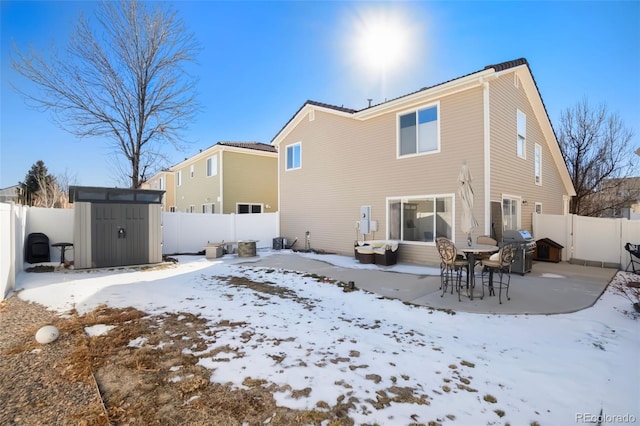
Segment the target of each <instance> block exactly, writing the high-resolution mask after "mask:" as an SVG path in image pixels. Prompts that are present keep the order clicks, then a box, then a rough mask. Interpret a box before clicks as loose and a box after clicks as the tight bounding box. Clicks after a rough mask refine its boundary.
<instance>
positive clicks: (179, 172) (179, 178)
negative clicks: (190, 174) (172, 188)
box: [178, 170, 182, 186]
mask: <svg viewBox="0 0 640 426" xmlns="http://www.w3.org/2000/svg"><path fill="white" fill-rule="evenodd" d="M180 185H182V170H178V186H180Z"/></svg>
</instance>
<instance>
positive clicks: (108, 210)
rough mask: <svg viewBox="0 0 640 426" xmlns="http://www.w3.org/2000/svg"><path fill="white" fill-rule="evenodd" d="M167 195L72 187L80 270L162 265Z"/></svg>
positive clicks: (75, 255)
mask: <svg viewBox="0 0 640 426" xmlns="http://www.w3.org/2000/svg"><path fill="white" fill-rule="evenodd" d="M163 194H164V191H157V190H142V189H123V188H101V187H89V186H71V187H70V188H69V199H70V201H71V202H72V203H73V204H74V230H73V248H74V266H75V268H76V269H85V268H103V267H109V266H125V265H142V264H149V263H159V262H162V204H161V203H162V195H163Z"/></svg>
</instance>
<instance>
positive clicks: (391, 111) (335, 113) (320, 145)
mask: <svg viewBox="0 0 640 426" xmlns="http://www.w3.org/2000/svg"><path fill="white" fill-rule="evenodd" d="M272 145H273V146H275V147H277V148H278V153H279V164H278V174H279V194H280V215H281V216H280V222H281V236H283V237H285V238H287V239H288V240H289V241H292V240H294V239H296V238H297V239H298V241H299V242H303V243H302V244H304V243H306V242H308V243H309V246H310V247H311V248H312V249H318V250H324V251H327V252H334V253H340V254H351V255H352V254H353V244H354V240H355V239H356V238H357V239H394V240H399V241H400V242H401V244H400V251H399V260H400V261H404V262H412V263H425V262H430V263H437V262H439V257H438V254H437V252H436V247H435V241H434V240H435V238H436V237H438V236H446V237H449V238H451V239H453V240H455V241H457V242H461V241H464V240H465V237H466V235H465V234H464V233H463V232H462V231H461V229H460V228H461V226H460V223H461V214H462V202H461V200H460V197H459V196H458V195H457V189H458V174H459V172H460V168H461V166H462V164H463V162H465V161H466V163H467V165H468V167H469V170H470V172H471V175H472V177H473V185H472V186H473V189H474V192H475V197H474V198H475V204H474V208H473V212H474V215H475V217H476V219H477V220H478V222H479V227H478V228H476V229H475V230H474V232H473V237H474V238H475V237H476V236H478V235H481V234H487V235H489V234H492V235H496V236H497V237H498V239H501V235H502V230H503V229H528V230H530V231H531V227H532V225H531V224H532V215H533V214H534V212H536V211H537V212H541V213H547V214H567V213H568V204H569V199H570V197H571V196H573V195H575V190H574V188H573V185H572V183H571V179H570V177H569V174H568V172H567V169H566V166H565V164H564V161H563V159H562V155H561V153H560V149H559V147H558V143H557V140H556V137H555V134H554V132H553V129H552V127H551V124H550V121H549V117H548V115H547V111H546V109H545V106H544V104H543V102H542V99H541V97H540V93H539V91H538V88H537V86H536V82H535V81H534V79H533V75H532V74H531V71H530V69H529V65H528V63H527V61H526V60H525V59H518V60H515V61H510V62H505V63H501V64H497V65H490V66H487V67H485V68H484V69H482V70H480V71H477V72H474V73H471V74H468V75H465V76H462V77H459V78H456V79H454V80H450V81H447V82H445V83H442V84H439V85H436V86H432V87H427V88H423V89H421V90H419V91H417V92H414V93H411V94H408V95H406V96H402V97H399V98H396V99H393V100H390V101H386V102H384V103H381V104H379V105H373V106H370V107H368V108H365V109H362V110H354V109H348V108H344V107H336V106H332V105H327V104H323V103H318V102H313V101H307V102H306V103H305V104H304V105H303V106H302V107H301V108H300V109H299V110H298V111H297V112H296V113H295V114H294V116H293V117H292V118H291V119H290V120H289V122H288V123H287V124H286V125H285V126H284V127H283V128H282V130H280V132H279V133H278V134H277V135H276V136H275V137H274V139H273V141H272ZM363 214H364V215H365V216H366V217H365V219H370V221H364V222H363V221H361V220H360V219H361V218H362V215H363ZM367 227H368V228H369V229H366V228H367ZM534 237H535V236H534ZM541 237H543V236H541ZM302 244H299V246H300V247H302Z"/></svg>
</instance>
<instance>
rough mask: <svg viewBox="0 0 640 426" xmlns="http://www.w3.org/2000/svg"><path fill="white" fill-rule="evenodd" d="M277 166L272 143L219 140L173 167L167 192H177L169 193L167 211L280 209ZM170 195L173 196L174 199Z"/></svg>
mask: <svg viewBox="0 0 640 426" xmlns="http://www.w3.org/2000/svg"><path fill="white" fill-rule="evenodd" d="M277 165H278V154H277V152H276V148H275V147H273V146H271V145H267V144H263V143H257V142H218V143H217V144H215V145H213V146H211V147H209V148H207V149H205V150H202V151H200V152H199V153H198V154H196V155H194V156H193V157H190V158H187V159H185V160H184V161H182V162H180V163H178V164H176V165H175V166H173V167H171V168H170V169H169V172H171V173H173V179H174V183H173V185H172V188H171V189H170V188H169V186H167V188H165V191H167V194H169V193H171V192H172V191H174V192H173V195H168V196H167V206H168V209H167V211H181V212H191V213H207V214H211V213H268V212H275V211H277V210H278V169H277ZM156 177H157V176H154V178H156ZM159 178H160V177H158V179H159ZM165 182H167V183H168V182H169V180H168V179H167V180H166V181H165ZM169 197H173V200H172V201H171V202H169Z"/></svg>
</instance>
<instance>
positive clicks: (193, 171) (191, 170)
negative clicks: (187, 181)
mask: <svg viewBox="0 0 640 426" xmlns="http://www.w3.org/2000/svg"><path fill="white" fill-rule="evenodd" d="M189 173H190V174H191V177H193V176H194V175H195V167H194V165H193V164H192V165H191V167H190V168H189Z"/></svg>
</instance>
